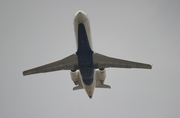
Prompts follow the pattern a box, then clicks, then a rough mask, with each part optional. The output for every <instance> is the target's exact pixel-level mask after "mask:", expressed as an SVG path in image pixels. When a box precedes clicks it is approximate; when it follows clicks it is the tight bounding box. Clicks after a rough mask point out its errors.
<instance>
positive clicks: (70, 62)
mask: <svg viewBox="0 0 180 118" xmlns="http://www.w3.org/2000/svg"><path fill="white" fill-rule="evenodd" d="M77 69H78V59H77V55H76V54H72V55H70V56H68V57H66V58H64V59H62V60H59V61H55V62H52V63H49V64H46V65H43V66H39V67H36V68H32V69H29V70H26V71H24V72H23V75H24V76H25V75H30V74H37V73H45V72H52V71H58V70H77Z"/></svg>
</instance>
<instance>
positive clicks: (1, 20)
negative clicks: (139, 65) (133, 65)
mask: <svg viewBox="0 0 180 118" xmlns="http://www.w3.org/2000/svg"><path fill="white" fill-rule="evenodd" d="M78 10H82V11H84V12H86V13H87V14H88V17H89V18H90V25H91V35H92V41H93V47H94V51H96V52H98V53H101V54H104V55H108V56H112V57H116V58H121V59H127V60H131V61H138V62H144V63H150V64H153V69H152V70H143V69H112V68H111V69H107V70H106V72H107V78H106V81H105V83H106V84H109V85H111V87H112V88H111V89H95V91H94V95H93V98H92V99H89V98H88V96H87V94H86V92H85V91H84V90H79V91H73V90H72V88H73V87H74V83H73V82H72V80H71V78H70V72H69V71H57V72H52V73H46V74H37V75H31V76H26V77H24V76H22V71H23V70H26V69H29V68H32V67H36V66H40V65H43V64H46V63H49V62H53V61H56V60H59V59H62V58H64V57H66V56H68V55H70V54H72V53H74V52H75V51H76V44H75V36H74V30H73V15H74V14H75V13H76V12H77V11H78ZM179 11H180V2H179V0H139V1H134V0H119V1H113V2H112V1H110V0H109V1H108V0H104V1H96V0H91V1H89V2H88V1H84V0H82V1H81V0H76V1H68V0H64V1H61V0H49V1H48V0H31V1H25V0H16V1H15V0H1V1H0V58H1V60H0V117H1V118H12V117H13V118H60V117H61V118H65V117H66V118H72V117H77V118H92V117H97V118H110V117H113V118H179V117H180V101H179V100H180V92H179V91H180V79H179V76H180V71H179V67H180V63H179V60H180V54H179V52H180V39H179V38H180V13H179Z"/></svg>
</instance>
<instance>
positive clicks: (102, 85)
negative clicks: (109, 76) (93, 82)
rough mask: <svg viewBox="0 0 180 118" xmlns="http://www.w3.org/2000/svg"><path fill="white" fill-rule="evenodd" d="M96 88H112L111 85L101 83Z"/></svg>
mask: <svg viewBox="0 0 180 118" xmlns="http://www.w3.org/2000/svg"><path fill="white" fill-rule="evenodd" d="M96 88H111V86H109V85H106V84H100V85H98V86H96Z"/></svg>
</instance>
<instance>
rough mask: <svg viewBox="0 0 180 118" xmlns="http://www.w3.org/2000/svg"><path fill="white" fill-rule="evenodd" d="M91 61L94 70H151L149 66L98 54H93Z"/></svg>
mask: <svg viewBox="0 0 180 118" xmlns="http://www.w3.org/2000/svg"><path fill="white" fill-rule="evenodd" d="M93 61H94V67H95V68H109V67H115V68H144V69H152V66H151V65H150V64H145V63H139V62H133V61H127V60H122V59H116V58H112V57H108V56H105V55H101V54H98V53H93Z"/></svg>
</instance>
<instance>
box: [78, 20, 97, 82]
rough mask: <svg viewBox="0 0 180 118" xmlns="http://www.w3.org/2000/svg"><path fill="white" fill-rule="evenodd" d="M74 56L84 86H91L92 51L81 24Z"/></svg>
mask: <svg viewBox="0 0 180 118" xmlns="http://www.w3.org/2000/svg"><path fill="white" fill-rule="evenodd" d="M76 54H77V56H78V66H79V68H80V73H81V76H82V80H83V82H84V83H85V84H86V85H91V84H92V82H93V79H94V77H93V76H94V68H93V58H92V54H93V51H92V50H91V48H90V45H89V41H88V37H87V33H86V30H85V26H84V24H82V23H80V24H79V25H78V49H77V52H76Z"/></svg>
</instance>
